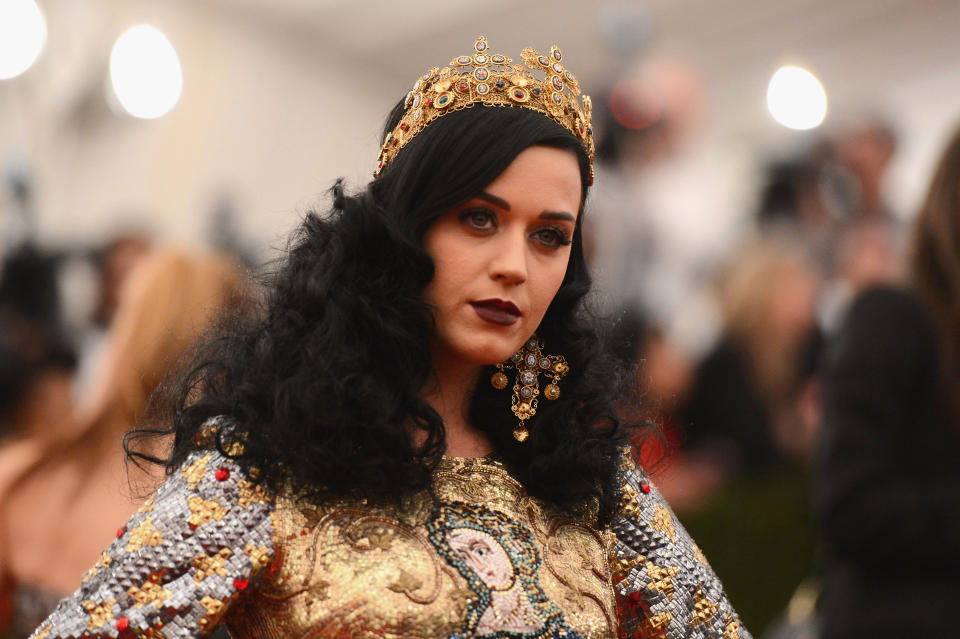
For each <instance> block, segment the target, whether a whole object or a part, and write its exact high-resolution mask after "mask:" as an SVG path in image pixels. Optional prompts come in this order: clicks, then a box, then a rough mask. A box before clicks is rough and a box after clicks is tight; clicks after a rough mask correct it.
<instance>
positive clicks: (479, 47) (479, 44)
mask: <svg viewBox="0 0 960 639" xmlns="http://www.w3.org/2000/svg"><path fill="white" fill-rule="evenodd" d="M474 48H475V49H476V50H477V51H486V50H487V43H486V42H484V41H483V40H477V44H476V46H475V47H474Z"/></svg>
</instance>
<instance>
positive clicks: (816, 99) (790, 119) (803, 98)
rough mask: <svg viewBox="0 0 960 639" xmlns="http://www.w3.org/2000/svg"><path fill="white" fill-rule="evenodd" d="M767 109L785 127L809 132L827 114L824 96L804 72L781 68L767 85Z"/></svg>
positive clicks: (792, 68)
mask: <svg viewBox="0 0 960 639" xmlns="http://www.w3.org/2000/svg"><path fill="white" fill-rule="evenodd" d="M767 109H769V110H770V115H772V116H773V119H774V120H776V121H777V122H779V123H780V124H782V125H783V126H785V127H787V128H790V129H799V130H804V129H812V128H814V127H818V126H820V124H821V123H823V119H824V118H825V117H826V115H827V93H826V91H824V89H823V85H822V84H821V83H820V80H818V79H817V77H816V76H815V75H813V74H812V73H810V72H809V71H807V70H806V69H801V68H800V67H780V68H779V69H777V72H776V73H774V74H773V77H772V78H770V84H769V85H768V86H767Z"/></svg>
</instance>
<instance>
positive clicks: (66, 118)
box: [0, 0, 960, 637]
mask: <svg viewBox="0 0 960 639" xmlns="http://www.w3.org/2000/svg"><path fill="white" fill-rule="evenodd" d="M957 25H960V3H957V2H954V1H953V0H849V1H845V2H834V1H830V0H780V1H778V2H761V1H760V0H715V1H711V2H694V1H693V0H647V1H644V2H626V1H625V2H595V3H586V2H573V1H571V0H552V1H549V2H548V1H546V0H542V1H541V0H531V1H528V2H523V3H517V2H513V1H507V0H487V1H486V2H484V3H482V4H475V3H466V2H437V1H430V0H408V2H404V3H396V2H380V1H374V0H369V1H367V2H362V3H358V2H344V1H343V0H269V1H268V0H189V1H188V0H167V1H166V2H163V3H159V2H147V1H145V0H144V1H140V0H122V1H121V0H36V1H34V0H0V178H2V180H0V259H2V260H3V264H4V267H3V271H2V272H0V277H2V278H3V283H2V285H0V288H2V292H3V296H2V300H0V320H2V321H3V322H4V328H3V331H4V332H5V334H4V335H3V336H2V339H0V341H2V344H0V346H2V349H5V350H4V352H3V357H4V358H5V359H4V363H3V367H2V368H3V370H2V373H3V375H5V377H4V381H3V383H4V384H6V390H5V392H4V395H3V397H4V402H5V403H4V406H2V407H0V410H2V412H3V426H4V431H3V432H4V433H5V434H6V437H7V442H8V444H7V448H8V449H9V447H10V444H9V442H14V441H15V440H16V439H17V438H18V437H22V436H23V435H24V434H25V433H27V434H29V433H33V434H34V435H36V434H37V433H45V432H48V431H49V430H50V427H49V424H50V423H51V411H54V412H53V414H54V415H56V412H55V411H56V410H57V407H60V409H61V413H60V415H61V418H60V419H59V420H57V421H58V422H59V423H62V424H64V427H63V430H64V432H74V431H71V429H75V432H77V433H78V432H82V431H83V428H84V427H83V426H71V425H70V424H71V423H72V422H70V419H72V418H70V419H68V418H67V417H66V415H67V414H73V412H75V411H74V410H73V409H72V408H71V406H73V405H75V404H77V405H82V404H84V399H85V398H87V399H88V398H89V394H90V393H91V392H93V391H91V390H90V389H96V388H98V384H102V382H99V381H98V380H102V379H109V374H108V373H107V372H105V370H106V368H108V365H107V364H105V363H104V362H105V361H106V360H108V359H109V356H108V355H104V353H105V352H107V353H109V352H110V348H109V347H108V346H105V344H107V343H108V342H109V340H107V336H108V335H109V330H110V326H111V322H112V319H113V316H114V315H115V314H116V311H117V308H118V306H120V307H122V306H123V298H124V295H123V282H124V280H125V279H126V275H127V274H128V273H130V272H131V271H132V270H133V269H134V266H135V265H136V264H137V263H138V261H139V260H140V258H141V257H142V256H143V255H146V254H148V253H149V252H150V251H151V248H152V247H156V246H165V245H178V246H181V247H184V246H186V247H189V250H191V251H194V252H209V251H215V252H218V253H221V254H226V255H228V256H230V259H232V260H234V262H235V263H236V264H237V265H241V266H238V268H241V267H242V268H246V269H249V270H250V271H253V272H256V271H257V270H258V269H259V268H260V265H262V264H263V263H264V262H265V261H267V260H269V259H271V258H273V257H276V249H277V248H281V247H282V246H283V243H284V238H285V237H286V234H287V233H288V232H289V231H290V230H291V229H292V228H293V227H294V226H295V225H296V223H297V222H298V221H299V219H300V218H301V216H302V215H303V213H304V212H306V211H307V210H309V209H311V208H320V209H323V208H325V207H326V200H325V194H326V191H327V189H329V187H330V186H331V185H332V184H333V182H334V180H335V179H337V178H338V177H345V178H346V179H347V183H348V185H350V186H351V187H352V188H356V189H360V188H362V187H363V185H364V184H366V182H367V181H368V179H369V178H370V176H371V173H372V169H373V166H374V162H375V158H376V157H377V152H378V149H379V146H380V131H381V128H382V125H383V122H384V119H385V117H386V114H387V112H388V111H389V110H390V108H391V107H392V106H393V105H394V103H395V102H396V101H397V100H399V99H400V98H402V97H403V96H404V95H405V93H406V91H407V90H408V89H409V86H410V85H411V84H412V82H413V81H414V80H415V79H416V77H417V76H418V75H419V74H420V73H423V72H424V71H426V70H427V69H429V68H430V67H433V66H444V64H445V63H447V62H448V61H449V60H451V59H452V58H454V57H455V56H457V55H461V54H464V53H469V52H470V50H471V47H472V44H473V40H474V38H475V37H476V36H477V35H481V34H482V35H485V36H487V38H488V39H489V41H490V46H491V50H492V51H493V52H494V53H504V54H506V55H509V56H512V57H514V58H515V59H517V58H518V57H519V52H520V50H521V49H522V48H523V47H524V46H528V45H529V46H533V47H535V48H537V49H539V50H547V49H549V47H550V46H551V45H552V44H557V45H559V46H561V47H562V49H563V53H564V61H565V63H568V64H569V67H570V68H571V69H572V70H573V71H574V72H575V73H576V75H577V76H578V78H579V80H580V84H581V86H582V87H583V89H584V92H585V93H587V94H590V95H591V96H592V97H593V100H594V129H595V133H596V139H597V144H598V159H597V163H598V166H597V181H596V187H595V188H594V190H593V192H592V193H591V196H590V197H591V199H590V201H589V202H588V208H587V215H588V216H590V217H591V218H592V221H591V222H588V228H587V235H586V242H587V249H588V254H589V259H590V260H591V263H592V265H593V267H594V271H595V273H596V277H597V281H598V284H599V287H598V293H597V298H596V303H597V304H598V305H599V306H600V307H601V308H603V309H604V310H605V311H606V312H607V313H608V316H609V317H610V323H611V327H612V332H613V333H614V334H616V335H618V336H619V338H618V339H614V340H612V341H611V344H612V345H613V346H612V348H614V349H615V351H616V353H617V354H618V355H620V356H622V357H624V358H626V359H629V360H632V361H636V362H638V363H639V364H640V376H639V378H638V381H637V383H638V385H639V386H640V387H641V388H642V389H643V390H644V392H645V394H646V400H647V401H646V406H647V408H646V409H645V414H644V417H649V418H651V419H653V420H654V421H656V422H657V423H659V424H661V425H662V426H663V429H664V432H665V434H666V438H667V440H668V443H669V446H668V447H667V448H666V449H664V450H668V451H669V452H668V453H667V455H666V457H663V455H662V454H661V453H663V450H656V451H647V452H648V454H649V455H650V458H651V459H654V458H659V459H660V461H659V462H658V463H657V464H656V474H655V478H656V479H657V481H658V484H659V485H660V486H661V488H662V490H663V492H664V494H666V495H667V497H668V499H670V501H671V503H672V504H673V505H674V507H675V509H676V510H677V512H678V515H679V516H680V518H681V519H682V520H683V521H684V523H685V524H686V525H687V526H688V528H689V529H690V531H691V533H692V534H693V536H694V538H695V539H697V541H698V543H699V544H700V545H701V547H702V548H703V550H704V553H705V554H706V555H707V557H709V558H710V559H711V562H712V563H713V566H714V568H715V569H716V571H717V572H718V573H719V575H720V577H721V578H722V580H723V581H724V582H725V584H726V586H727V588H728V590H729V593H730V595H731V598H732V600H733V602H734V604H735V605H736V606H737V608H738V609H739V610H740V612H741V614H742V616H743V619H744V622H745V624H746V625H747V627H749V628H751V629H752V630H753V632H754V633H755V635H757V636H762V635H763V633H764V632H765V631H766V632H769V636H771V637H772V636H797V637H799V636H812V635H801V634H794V635H790V634H786V633H788V632H791V631H790V630H789V628H797V627H802V623H803V619H805V618H809V616H810V615H811V612H812V609H813V603H812V602H813V601H815V599H816V593H817V589H818V586H817V581H816V579H815V575H816V573H817V550H816V547H817V543H816V535H815V533H814V523H813V521H812V516H811V508H810V505H809V501H810V500H809V496H808V495H809V481H808V480H809V474H810V463H809V462H810V458H811V455H812V450H813V448H814V442H815V440H816V437H817V431H818V428H819V425H820V422H821V402H820V387H819V383H820V363H821V360H822V353H823V350H824V345H825V344H827V343H829V341H830V339H831V337H832V336H833V335H834V334H835V333H836V331H837V330H838V327H839V326H840V324H841V322H842V319H843V317H844V313H845V310H846V308H847V306H848V305H849V303H850V302H851V301H852V300H853V299H854V298H855V297H856V295H857V294H858V293H859V292H860V291H862V290H864V289H865V288H867V287H869V286H871V285H873V284H876V283H879V282H892V281H896V280H897V279H898V278H899V277H900V275H901V274H902V272H903V265H904V246H905V244H906V243H907V239H908V232H907V229H908V228H909V226H910V224H911V222H912V221H913V219H914V217H915V215H916V214H917V211H918V209H919V207H920V205H921V202H922V200H923V197H924V193H925V191H926V188H927V185H928V183H929V181H930V178H931V175H932V172H933V169H934V165H935V163H936V161H937V158H938V156H939V154H940V152H941V150H942V148H943V147H944V145H945V143H946V141H947V139H948V137H949V135H950V134H951V132H952V131H953V129H954V127H955V126H956V124H957V122H958V119H960V66H958V65H957V64H956V61H957V60H958V59H960V39H957V37H956V27H957ZM174 288H175V287H174ZM128 295H129V294H128ZM165 295H166V294H165ZM154 301H156V300H154ZM131 304H132V302H131ZM24 336H26V337H24ZM38 345H39V346H38ZM114 368H115V366H114ZM27 370H29V371H30V373H29V375H27V373H25V372H24V371H27ZM37 371H54V373H55V374H51V376H48V377H43V376H41V375H40V373H37ZM25 380H26V381H25ZM37 380H41V382H42V384H41V383H40V382H37ZM28 382H29V383H28ZM35 382H36V384H35V385H36V388H40V389H41V391H42V392H41V391H38V393H39V394H38V395H37V396H36V397H35V398H34V400H33V401H35V402H36V403H35V405H25V402H26V400H25V399H24V398H27V399H29V398H30V397H31V396H30V395H29V393H27V391H26V390H24V389H25V388H27V387H29V386H30V385H31V384H34V383H35ZM12 389H15V390H12ZM148 390H149V389H145V391H144V392H146V391H148ZM37 398H39V399H37ZM51 398H54V399H51ZM26 404H29V402H26ZM31 406H33V407H32V408H31ZM41 409H42V410H41ZM31 411H32V412H31ZM81 412H82V411H81ZM132 414H134V415H135V414H136V411H134V412H133V413H132ZM132 419H133V417H130V418H129V419H128V420H127V421H129V420H132ZM82 421H83V420H82V419H81V422H82ZM89 423H93V422H89ZM31 429H32V430H31ZM0 436H2V435H0ZM41 439H43V437H41ZM0 448H2V447H0ZM44 450H45V449H44ZM31 454H33V453H31ZM45 454H47V453H46V452H44V453H42V454H41V453H36V455H35V459H34V458H32V457H30V455H27V454H25V453H23V452H22V451H20V452H18V453H17V455H16V456H11V457H9V459H17V460H19V461H18V462H17V464H18V465H17V468H18V470H16V471H13V470H9V468H13V466H10V467H9V468H8V471H7V474H6V475H4V472H3V470H2V468H0V495H2V491H3V490H4V483H3V482H4V481H5V479H4V477H10V478H14V479H10V481H11V482H14V483H15V482H19V481H22V477H23V472H24V471H23V468H27V467H30V465H31V464H32V463H34V462H29V461H23V460H25V459H34V461H35V462H36V459H39V458H40V457H42V456H43V455H45ZM36 463H37V464H39V462H36ZM0 507H2V503H0ZM2 543H3V540H2V537H0V544H2ZM0 566H2V553H0ZM37 570H39V568H38V569H37ZM28 572H29V571H28ZM0 586H2V581H0ZM48 590H50V588H48ZM40 599H42V597H40ZM38 606H39V604H38ZM39 608H42V606H39ZM7 610H8V613H9V606H8V608H7ZM3 614H4V607H3V604H2V596H0V619H2V618H3ZM798 632H799V631H798ZM776 633H780V634H776ZM11 636H16V635H11Z"/></svg>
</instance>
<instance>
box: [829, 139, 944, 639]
mask: <svg viewBox="0 0 960 639" xmlns="http://www.w3.org/2000/svg"><path fill="white" fill-rule="evenodd" d="M909 271H910V272H909V277H908V281H907V283H906V285H905V286H902V287H891V286H881V287H874V288H871V289H869V290H868V291H866V292H864V293H863V294H862V295H860V296H859V297H858V298H857V300H856V302H855V303H854V304H853V306H852V307H851V309H850V311H849V313H848V315H847V317H846V319H845V321H844V323H843V326H842V329H841V331H840V332H839V334H838V335H837V337H836V340H835V343H833V344H832V346H831V348H830V351H829V356H828V358H827V362H826V367H825V373H824V384H823V387H824V408H823V410H824V418H823V427H822V430H821V436H820V439H819V442H818V447H817V455H816V474H815V476H814V479H815V484H814V493H813V494H814V500H815V505H816V511H817V515H818V519H819V525H820V533H821V542H822V548H823V562H822V571H823V591H822V595H821V597H820V602H819V610H820V614H821V616H822V621H823V634H822V637H823V639H835V638H840V637H903V636H912V637H953V636H957V621H956V605H957V603H956V602H957V600H958V599H960V585H958V581H957V578H956V575H957V570H958V568H960V464H958V463H957V457H958V455H960V132H958V133H956V134H955V135H954V137H953V139H952V140H951V141H950V142H949V144H948V145H947V148H946V151H945V152H944V154H943V156H942V158H941V160H940V162H939V164H938V166H937V169H936V172H935V174H934V176H933V179H932V182H931V184H930V187H929V190H928V193H927V197H926V200H925V202H924V204H923V207H922V208H921V210H920V213H919V216H918V217H917V219H916V220H915V223H914V228H913V237H912V246H911V251H910V255H909Z"/></svg>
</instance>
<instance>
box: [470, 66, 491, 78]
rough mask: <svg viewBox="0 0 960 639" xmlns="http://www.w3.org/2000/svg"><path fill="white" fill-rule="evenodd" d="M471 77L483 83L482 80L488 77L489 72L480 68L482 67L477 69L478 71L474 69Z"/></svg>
mask: <svg viewBox="0 0 960 639" xmlns="http://www.w3.org/2000/svg"><path fill="white" fill-rule="evenodd" d="M473 77H475V78H476V79H477V80H480V81H481V82H483V81H484V80H486V79H487V78H489V77H490V72H489V71H487V70H486V69H484V68H482V67H481V68H479V69H474V71H473Z"/></svg>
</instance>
